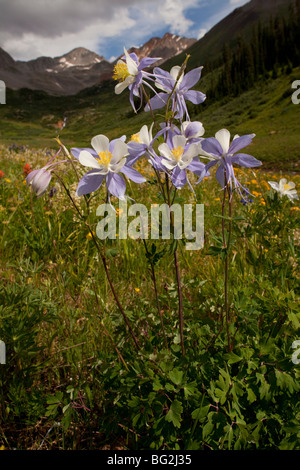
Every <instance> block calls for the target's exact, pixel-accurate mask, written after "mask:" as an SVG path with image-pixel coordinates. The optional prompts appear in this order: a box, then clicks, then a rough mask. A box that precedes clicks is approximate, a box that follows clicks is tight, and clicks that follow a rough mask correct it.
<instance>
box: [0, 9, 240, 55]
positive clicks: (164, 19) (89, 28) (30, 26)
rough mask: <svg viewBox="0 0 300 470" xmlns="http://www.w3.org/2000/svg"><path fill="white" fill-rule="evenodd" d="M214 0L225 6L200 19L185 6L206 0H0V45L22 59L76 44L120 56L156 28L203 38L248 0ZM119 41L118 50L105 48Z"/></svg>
mask: <svg viewBox="0 0 300 470" xmlns="http://www.w3.org/2000/svg"><path fill="white" fill-rule="evenodd" d="M210 1H212V0H210ZM213 1H214V2H215V4H216V5H222V7H223V6H224V8H218V9H217V11H218V13H217V14H216V15H214V16H213V17H212V18H210V19H209V20H207V21H201V24H199V22H198V23H197V21H195V20H194V18H190V17H188V16H187V11H188V9H190V8H200V7H201V6H202V5H205V4H207V2H208V0H185V1H182V0H151V2H150V1H149V0H51V1H50V2H49V1H48V0H26V2H25V1H24V0H9V1H8V0H0V13H1V14H0V45H1V47H2V48H3V49H4V50H6V51H7V52H8V53H9V54H11V55H12V56H13V58H14V59H21V60H29V59H34V58H36V57H38V56H50V57H56V56H60V55H63V54H65V53H66V52H69V51H70V50H72V49H74V48H75V47H86V48H87V49H90V50H92V51H94V52H98V53H99V54H100V55H104V56H105V51H106V50H107V49H109V52H108V54H109V56H108V57H111V56H113V55H116V56H117V55H118V54H121V53H122V50H123V46H124V45H125V46H126V47H131V46H132V44H141V43H142V42H145V38H148V39H150V38H151V37H152V36H153V35H155V33H156V32H161V31H169V32H170V33H173V34H174V33H175V34H179V35H184V36H187V37H196V38H197V36H198V38H200V37H202V36H203V35H204V34H205V33H206V32H207V31H208V30H209V29H210V28H211V27H212V26H213V25H214V24H215V23H216V22H217V21H219V20H220V19H221V18H222V17H224V16H225V14H224V13H226V14H228V13H227V11H228V12H229V11H231V10H232V5H233V4H234V5H237V4H241V3H246V1H247V0H245V1H243V0H228V1H227V2H224V0H213ZM224 3H226V6H225V5H224ZM230 5H231V6H230ZM197 28H199V30H198V31H197ZM146 40H147V39H146ZM118 42H120V47H119V50H114V49H113V50H112V48H109V47H108V48H107V45H108V43H110V44H109V45H111V44H112V43H114V44H118ZM117 47H118V46H117ZM110 60H111V59H110Z"/></svg>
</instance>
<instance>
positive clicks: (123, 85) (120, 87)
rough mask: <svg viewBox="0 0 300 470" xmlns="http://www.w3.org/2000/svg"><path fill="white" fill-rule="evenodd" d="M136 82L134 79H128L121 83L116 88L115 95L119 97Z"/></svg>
mask: <svg viewBox="0 0 300 470" xmlns="http://www.w3.org/2000/svg"><path fill="white" fill-rule="evenodd" d="M133 82H134V77H126V78H125V80H124V82H120V83H118V84H117V85H116V86H115V93H116V95H119V94H120V93H122V91H124V90H125V88H127V87H128V86H129V85H130V84H131V83H133Z"/></svg>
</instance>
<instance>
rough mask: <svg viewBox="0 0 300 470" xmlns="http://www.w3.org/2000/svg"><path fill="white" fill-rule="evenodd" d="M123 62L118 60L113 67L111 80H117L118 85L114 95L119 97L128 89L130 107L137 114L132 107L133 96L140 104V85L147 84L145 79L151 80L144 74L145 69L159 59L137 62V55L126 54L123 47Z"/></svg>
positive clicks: (145, 59)
mask: <svg viewBox="0 0 300 470" xmlns="http://www.w3.org/2000/svg"><path fill="white" fill-rule="evenodd" d="M123 59H124V60H122V59H120V60H118V62H117V63H116V65H115V67H114V73H113V79H114V80H118V81H119V83H118V84H117V85H116V86H115V93H116V94H117V95H119V94H120V93H122V91H124V90H125V88H127V87H128V89H129V91H130V95H129V100H130V103H131V106H132V108H133V110H134V111H135V112H137V110H136V108H135V105H134V99H133V97H134V96H137V97H139V98H140V100H141V103H142V99H143V93H142V91H141V87H142V84H143V83H144V84H145V85H148V86H149V84H148V83H147V82H146V81H145V80H144V79H145V78H151V77H152V74H150V73H149V72H146V71H145V70H143V69H145V68H147V67H149V66H150V65H152V64H154V62H157V61H158V60H159V59H160V58H159V57H156V58H153V57H144V58H143V59H141V61H139V59H138V57H137V55H136V54H135V53H134V52H132V53H130V54H129V53H128V52H127V50H126V49H125V47H124V57H123Z"/></svg>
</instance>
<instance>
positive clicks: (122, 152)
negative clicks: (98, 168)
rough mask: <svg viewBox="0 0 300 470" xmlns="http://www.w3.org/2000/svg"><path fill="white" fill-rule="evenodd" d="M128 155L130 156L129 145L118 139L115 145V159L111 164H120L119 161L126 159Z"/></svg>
mask: <svg viewBox="0 0 300 470" xmlns="http://www.w3.org/2000/svg"><path fill="white" fill-rule="evenodd" d="M126 155H128V148H127V144H125V142H123V141H122V140H119V139H118V140H117V141H116V142H115V145H114V151H113V158H112V159H111V163H112V164H116V163H119V161H120V160H122V158H124V157H125V156H126ZM124 161H125V158H124ZM122 166H123V165H122Z"/></svg>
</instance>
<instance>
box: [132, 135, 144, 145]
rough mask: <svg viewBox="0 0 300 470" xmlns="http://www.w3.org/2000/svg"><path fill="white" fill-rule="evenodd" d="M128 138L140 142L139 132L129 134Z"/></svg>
mask: <svg viewBox="0 0 300 470" xmlns="http://www.w3.org/2000/svg"><path fill="white" fill-rule="evenodd" d="M130 140H131V141H133V142H138V143H139V144H141V143H142V141H141V138H140V134H139V133H137V134H133V135H132V136H131V138H130Z"/></svg>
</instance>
